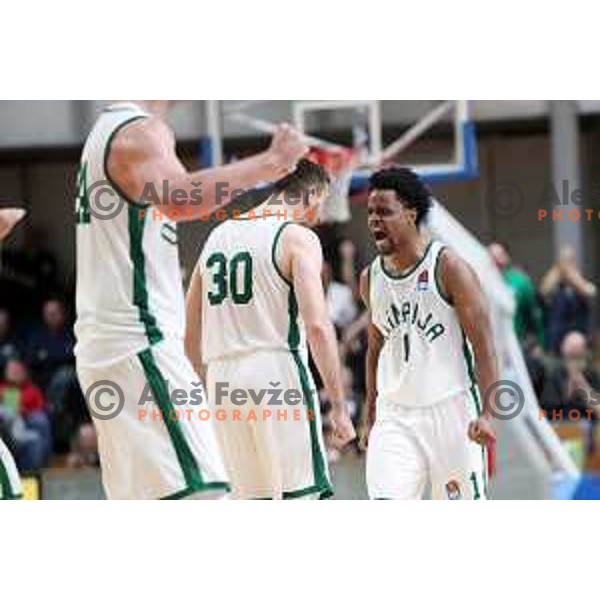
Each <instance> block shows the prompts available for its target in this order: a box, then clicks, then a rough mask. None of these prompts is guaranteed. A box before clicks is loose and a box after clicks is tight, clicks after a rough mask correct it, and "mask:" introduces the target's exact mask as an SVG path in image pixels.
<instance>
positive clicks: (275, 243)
mask: <svg viewBox="0 0 600 600" xmlns="http://www.w3.org/2000/svg"><path fill="white" fill-rule="evenodd" d="M288 225H293V223H290V222H289V221H288V222H286V223H283V224H282V225H281V227H280V228H279V229H278V230H277V233H276V234H275V237H274V238H273V245H272V247H271V261H272V262H273V268H274V269H275V271H276V272H277V275H279V277H281V279H282V280H283V281H284V282H285V283H286V284H287V285H289V286H291V285H292V282H291V281H289V280H288V279H287V277H286V276H285V275H284V274H283V273H282V272H281V269H280V268H279V264H278V263H277V247H278V243H279V238H280V237H281V234H282V233H283V230H284V229H285V228H286V227H287V226H288Z"/></svg>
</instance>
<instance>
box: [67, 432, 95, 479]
mask: <svg viewBox="0 0 600 600" xmlns="http://www.w3.org/2000/svg"><path fill="white" fill-rule="evenodd" d="M99 465H100V459H99V457H98V438H97V436H96V429H95V428H94V426H93V425H92V424H91V423H84V424H83V425H81V427H80V428H79V431H78V432H77V435H76V436H75V438H74V439H73V442H72V444H71V452H70V453H69V456H67V466H68V467H71V468H73V469H75V468H81V467H98V466H99Z"/></svg>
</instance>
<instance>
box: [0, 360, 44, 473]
mask: <svg viewBox="0 0 600 600" xmlns="http://www.w3.org/2000/svg"><path fill="white" fill-rule="evenodd" d="M0 419H2V420H3V422H4V429H5V431H8V435H9V436H10V438H12V442H13V443H12V445H13V447H14V448H15V453H16V456H15V458H16V460H17V464H18V466H19V467H20V468H21V469H22V470H23V471H37V470H39V469H41V468H42V467H43V466H45V464H46V463H47V461H48V459H49V458H50V454H51V451H52V434H51V427H50V420H49V417H48V413H47V411H46V401H45V398H44V395H43V394H42V391H41V390H40V389H39V388H38V387H36V386H35V385H33V383H32V382H31V380H30V379H29V373H28V372H27V367H26V366H25V364H24V363H23V362H21V361H20V360H18V359H10V360H9V361H8V362H7V364H6V369H5V374H4V381H3V382H2V383H0Z"/></svg>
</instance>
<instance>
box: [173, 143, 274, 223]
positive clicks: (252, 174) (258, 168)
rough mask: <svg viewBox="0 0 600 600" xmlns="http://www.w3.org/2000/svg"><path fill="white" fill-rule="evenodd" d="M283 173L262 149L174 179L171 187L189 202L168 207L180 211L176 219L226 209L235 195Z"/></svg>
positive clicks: (199, 216) (271, 155)
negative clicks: (239, 158)
mask: <svg viewBox="0 0 600 600" xmlns="http://www.w3.org/2000/svg"><path fill="white" fill-rule="evenodd" d="M283 174H284V171H283V170H282V165H281V163H279V162H278V161H277V159H276V157H274V156H273V154H272V153H270V152H262V153H260V154H257V155H255V156H252V157H250V158H247V159H244V160H240V161H238V162H235V163H232V164H230V165H225V166H223V167H216V168H214V169H204V170H201V171H196V172H194V173H186V174H185V175H184V176H183V177H180V178H179V179H178V180H177V181H175V182H173V186H174V187H173V189H175V188H177V189H181V190H183V191H184V192H185V196H184V197H185V198H187V199H188V201H187V202H186V203H184V204H181V205H179V206H176V205H175V203H173V202H171V204H172V206H171V207H170V208H171V209H172V212H175V213H176V214H177V212H178V213H179V214H178V216H179V220H182V221H189V220H196V219H199V218H201V217H202V216H203V215H207V214H212V213H214V212H215V211H216V210H218V209H219V208H225V207H226V206H227V205H228V204H229V203H230V202H231V200H233V199H234V198H235V195H236V194H237V195H239V194H241V192H243V191H246V190H248V189H249V188H252V187H255V186H256V185H257V184H258V183H260V182H264V181H268V182H271V181H274V180H276V179H277V178H279V177H281V176H282V175H283ZM182 196H183V194H182ZM167 205H168V203H167Z"/></svg>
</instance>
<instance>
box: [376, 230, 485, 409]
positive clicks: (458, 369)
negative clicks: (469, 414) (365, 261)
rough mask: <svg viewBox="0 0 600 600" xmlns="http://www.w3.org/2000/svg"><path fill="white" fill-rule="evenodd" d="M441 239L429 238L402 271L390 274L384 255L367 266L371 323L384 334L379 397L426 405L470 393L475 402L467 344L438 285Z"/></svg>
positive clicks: (378, 380) (453, 313)
mask: <svg viewBox="0 0 600 600" xmlns="http://www.w3.org/2000/svg"><path fill="white" fill-rule="evenodd" d="M442 249H443V245H442V244H440V243H439V242H436V241H433V242H430V244H429V246H428V247H427V250H426V251H425V254H424V256H423V258H422V259H421V260H420V261H419V262H418V263H417V264H416V265H414V267H413V268H412V269H410V271H409V272H408V273H406V274H404V275H401V276H400V275H391V274H389V273H388V272H387V271H386V269H385V266H384V264H383V257H381V256H380V257H377V258H376V259H375V260H374V261H373V263H372V264H371V266H370V268H369V298H370V305H371V314H372V320H373V323H374V324H375V325H376V326H377V328H378V329H379V331H380V332H381V333H382V335H383V336H384V338H385V341H384V344H383V347H382V349H381V354H380V356H379V362H378V365H377V400H378V402H384V403H386V402H387V403H395V404H401V405H405V406H427V405H431V404H434V403H436V402H440V401H442V400H445V399H448V398H451V397H454V396H456V395H457V394H461V393H467V394H471V395H472V397H473V400H474V401H475V404H476V405H477V406H479V397H478V391H477V386H476V383H475V378H474V370H473V359H472V353H471V349H470V345H469V342H468V340H467V339H466V337H465V335H464V334H463V331H462V328H461V326H460V323H459V321H458V318H457V316H456V312H455V310H454V308H453V307H452V306H451V305H450V304H449V303H448V301H447V300H446V299H445V298H444V297H443V296H442V295H441V293H440V289H439V287H438V279H437V276H438V273H437V267H438V260H439V255H440V251H441V250H442Z"/></svg>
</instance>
